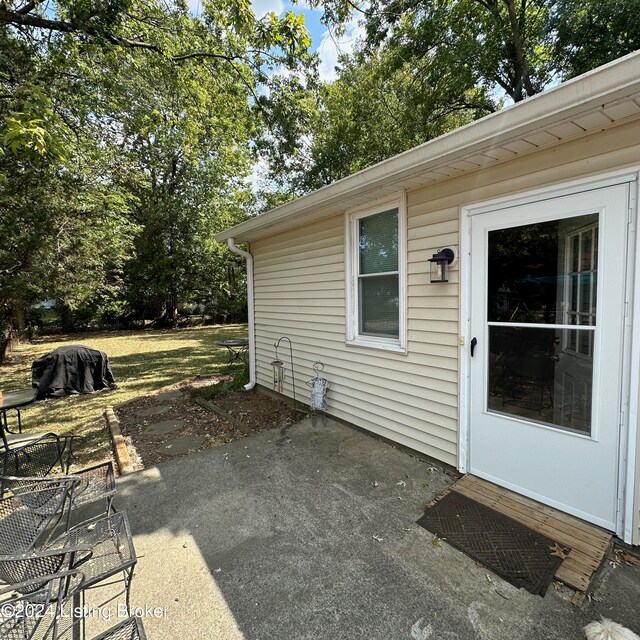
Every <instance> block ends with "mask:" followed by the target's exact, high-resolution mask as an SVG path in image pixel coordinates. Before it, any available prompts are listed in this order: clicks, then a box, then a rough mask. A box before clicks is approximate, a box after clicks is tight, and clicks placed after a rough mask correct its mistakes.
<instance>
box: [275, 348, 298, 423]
mask: <svg viewBox="0 0 640 640" xmlns="http://www.w3.org/2000/svg"><path fill="white" fill-rule="evenodd" d="M283 340H286V341H287V342H288V343H289V360H290V362H291V386H292V388H293V411H294V413H296V414H297V413H298V410H297V404H296V378H295V374H294V372H293V345H292V344H291V340H290V339H289V338H288V337H287V336H282V337H280V338H278V342H275V343H274V344H273V346H274V347H275V348H276V357H275V359H274V360H272V361H271V366H272V367H273V390H274V391H277V392H278V393H282V385H283V383H284V381H285V378H286V370H285V368H284V362H282V360H280V359H279V358H278V347H279V346H280V343H281V342H282V341H283Z"/></svg>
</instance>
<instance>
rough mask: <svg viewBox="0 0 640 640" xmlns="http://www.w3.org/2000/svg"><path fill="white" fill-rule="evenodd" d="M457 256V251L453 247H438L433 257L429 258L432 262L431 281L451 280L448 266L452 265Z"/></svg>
mask: <svg viewBox="0 0 640 640" xmlns="http://www.w3.org/2000/svg"><path fill="white" fill-rule="evenodd" d="M455 258H456V252H455V251H454V250H453V248H452V247H445V248H444V249H438V251H437V252H436V253H434V254H433V257H431V258H429V262H430V263H431V282H449V280H448V279H447V267H448V266H450V265H451V264H452V263H453V261H454V260H455Z"/></svg>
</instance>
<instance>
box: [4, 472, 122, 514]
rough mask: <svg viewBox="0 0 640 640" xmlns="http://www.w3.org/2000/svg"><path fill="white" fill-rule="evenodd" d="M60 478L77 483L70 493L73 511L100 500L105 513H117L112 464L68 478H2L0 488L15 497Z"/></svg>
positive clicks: (70, 505)
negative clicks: (102, 502)
mask: <svg viewBox="0 0 640 640" xmlns="http://www.w3.org/2000/svg"><path fill="white" fill-rule="evenodd" d="M60 477H63V478H69V479H72V480H73V481H74V482H75V485H74V487H73V491H72V492H70V495H69V498H70V504H69V507H70V509H71V511H75V510H77V509H79V508H80V507H84V506H86V505H89V504H93V503H95V502H98V501H100V500H104V501H105V511H104V513H105V514H106V513H111V512H115V508H114V507H113V498H114V496H115V494H116V480H115V473H114V470H113V464H112V463H111V462H103V463H101V464H98V465H95V466H93V467H88V468H87V469H81V470H80V471H76V472H75V473H73V474H71V475H68V476H50V477H45V478H38V477H24V478H20V477H16V476H9V477H1V478H0V488H1V489H2V494H3V495H4V494H6V493H7V492H10V493H11V494H13V495H22V494H24V493H26V492H29V491H31V490H32V489H33V487H34V486H42V487H44V486H46V484H47V483H49V482H50V483H55V482H56V481H57V480H58V479H59V478H60Z"/></svg>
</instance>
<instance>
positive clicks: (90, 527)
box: [0, 511, 137, 610]
mask: <svg viewBox="0 0 640 640" xmlns="http://www.w3.org/2000/svg"><path fill="white" fill-rule="evenodd" d="M136 562H137V557H136V552H135V549H134V547H133V540H132V537H131V530H130V527H129V521H128V519H127V516H126V513H124V512H123V511H119V512H117V513H113V514H111V515H108V516H102V517H99V518H94V519H92V520H87V521H86V522H83V523H82V524H80V525H77V526H75V527H72V528H70V529H69V530H68V531H66V532H65V533H63V534H62V535H60V536H58V537H57V538H55V539H54V540H52V541H51V542H49V543H48V544H46V545H45V546H44V547H41V548H40V549H39V550H38V551H36V552H33V553H16V554H6V555H4V556H2V557H0V581H2V582H4V583H6V584H14V583H18V582H23V581H24V580H34V579H36V578H37V577H38V576H44V575H51V574H55V573H57V572H59V571H73V570H77V571H82V574H83V575H84V582H83V589H82V594H83V597H84V591H85V590H87V589H92V588H97V587H100V586H104V585H105V584H106V583H105V582H104V581H105V580H107V579H110V578H114V577H115V576H117V575H118V574H120V573H121V574H122V582H123V585H124V586H123V589H122V591H120V592H118V593H117V594H115V595H114V596H113V597H111V598H109V599H108V600H107V602H109V601H111V600H113V599H115V598H117V597H118V596H120V595H122V594H125V599H126V606H127V610H129V601H130V593H131V582H132V580H133V569H134V567H135V565H136ZM116 582H117V580H116ZM109 584H112V582H110V583H109Z"/></svg>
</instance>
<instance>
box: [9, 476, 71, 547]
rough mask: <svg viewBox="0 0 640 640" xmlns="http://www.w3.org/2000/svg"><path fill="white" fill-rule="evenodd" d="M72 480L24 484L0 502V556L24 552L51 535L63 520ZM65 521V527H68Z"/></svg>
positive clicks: (61, 479) (64, 479)
mask: <svg viewBox="0 0 640 640" xmlns="http://www.w3.org/2000/svg"><path fill="white" fill-rule="evenodd" d="M76 484H77V480H76V479H75V478H59V479H55V480H53V479H52V480H50V481H47V482H46V483H35V484H31V485H25V487H24V491H23V492H21V493H18V494H12V495H6V496H5V497H3V498H1V499H0V555H3V556H4V555H11V554H20V553H27V552H29V551H31V550H32V549H33V548H34V547H35V546H36V545H37V544H39V543H41V541H42V538H43V537H44V534H45V532H47V531H49V533H50V535H52V533H53V531H54V529H55V527H56V525H57V524H58V523H59V522H60V521H61V520H62V519H63V517H64V514H65V510H66V505H67V504H68V502H69V501H70V499H71V497H70V496H71V495H72V493H73V488H74V486H75V485H76ZM68 522H69V521H68V518H67V520H66V523H65V525H66V526H67V527H68Z"/></svg>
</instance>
